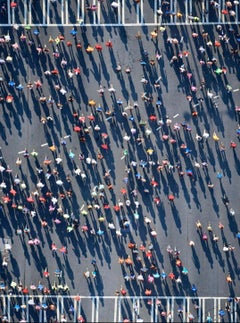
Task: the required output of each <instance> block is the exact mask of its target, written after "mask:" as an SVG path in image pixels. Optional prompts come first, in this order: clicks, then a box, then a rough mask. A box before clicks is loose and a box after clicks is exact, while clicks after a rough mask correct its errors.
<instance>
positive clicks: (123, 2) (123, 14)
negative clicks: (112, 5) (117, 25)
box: [122, 0, 125, 24]
mask: <svg viewBox="0 0 240 323" xmlns="http://www.w3.org/2000/svg"><path fill="white" fill-rule="evenodd" d="M122 24H125V0H122Z"/></svg>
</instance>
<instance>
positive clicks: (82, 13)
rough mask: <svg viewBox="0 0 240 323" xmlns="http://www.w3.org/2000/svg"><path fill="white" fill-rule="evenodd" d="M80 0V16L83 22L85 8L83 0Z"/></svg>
mask: <svg viewBox="0 0 240 323" xmlns="http://www.w3.org/2000/svg"><path fill="white" fill-rule="evenodd" d="M81 1H82V2H81V4H82V6H81V8H82V12H81V15H82V16H81V18H82V20H83V22H84V21H85V9H84V0H81Z"/></svg>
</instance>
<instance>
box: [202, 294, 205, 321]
mask: <svg viewBox="0 0 240 323" xmlns="http://www.w3.org/2000/svg"><path fill="white" fill-rule="evenodd" d="M205 310H206V307H205V299H202V321H203V322H205V320H206V319H205V314H206V313H205Z"/></svg>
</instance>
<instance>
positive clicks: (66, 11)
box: [65, 0, 68, 24]
mask: <svg viewBox="0 0 240 323" xmlns="http://www.w3.org/2000/svg"><path fill="white" fill-rule="evenodd" d="M65 22H66V24H68V0H65Z"/></svg>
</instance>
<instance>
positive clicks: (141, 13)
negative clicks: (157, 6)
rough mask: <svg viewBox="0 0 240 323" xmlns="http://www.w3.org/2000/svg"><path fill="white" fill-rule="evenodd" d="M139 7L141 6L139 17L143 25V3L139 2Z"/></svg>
mask: <svg viewBox="0 0 240 323" xmlns="http://www.w3.org/2000/svg"><path fill="white" fill-rule="evenodd" d="M140 5H141V12H140V15H141V24H143V1H141V2H140ZM138 6H139V5H138Z"/></svg>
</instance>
